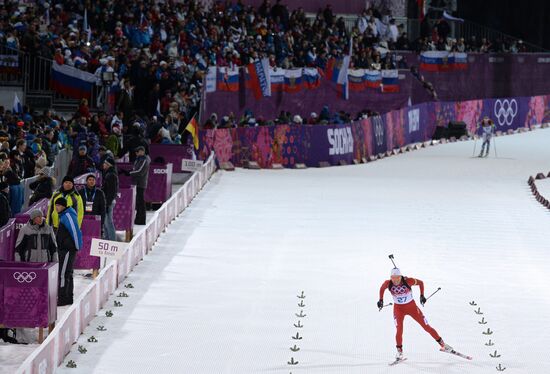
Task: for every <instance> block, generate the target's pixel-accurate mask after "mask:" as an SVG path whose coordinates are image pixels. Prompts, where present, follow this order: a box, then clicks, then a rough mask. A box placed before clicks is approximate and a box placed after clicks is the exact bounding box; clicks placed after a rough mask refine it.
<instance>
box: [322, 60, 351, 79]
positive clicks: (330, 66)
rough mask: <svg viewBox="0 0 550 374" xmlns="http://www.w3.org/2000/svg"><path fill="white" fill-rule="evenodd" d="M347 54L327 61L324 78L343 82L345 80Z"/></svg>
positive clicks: (347, 64) (347, 65)
mask: <svg viewBox="0 0 550 374" xmlns="http://www.w3.org/2000/svg"><path fill="white" fill-rule="evenodd" d="M346 62H347V63H346ZM348 67H349V56H344V57H342V58H338V59H334V58H331V59H330V60H329V61H328V62H327V68H326V75H325V76H326V78H327V79H328V80H331V81H333V82H334V83H338V84H344V83H345V82H346V81H347V74H348Z"/></svg>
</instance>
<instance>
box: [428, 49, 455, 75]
mask: <svg viewBox="0 0 550 374" xmlns="http://www.w3.org/2000/svg"><path fill="white" fill-rule="evenodd" d="M453 65H454V55H452V54H450V53H449V52H447V51H427V52H422V54H421V55H420V69H422V70H425V71H450V70H452V69H453Z"/></svg>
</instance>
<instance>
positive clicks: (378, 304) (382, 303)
mask: <svg viewBox="0 0 550 374" xmlns="http://www.w3.org/2000/svg"><path fill="white" fill-rule="evenodd" d="M376 306H378V309H382V308H383V307H384V300H382V299H380V300H378V302H377V303H376Z"/></svg>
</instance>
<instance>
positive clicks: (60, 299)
mask: <svg viewBox="0 0 550 374" xmlns="http://www.w3.org/2000/svg"><path fill="white" fill-rule="evenodd" d="M55 211H56V213H57V215H58V216H59V226H58V227H57V232H56V241H57V246H58V248H59V264H60V270H59V291H58V293H57V306H64V305H71V304H72V303H73V293H74V283H73V266H74V260H75V257H76V252H77V251H79V250H80V249H81V248H82V232H81V231H80V227H79V225H78V218H77V215H76V212H75V210H74V209H73V208H72V207H70V206H67V200H65V198H63V197H60V198H58V199H57V200H56V201H55Z"/></svg>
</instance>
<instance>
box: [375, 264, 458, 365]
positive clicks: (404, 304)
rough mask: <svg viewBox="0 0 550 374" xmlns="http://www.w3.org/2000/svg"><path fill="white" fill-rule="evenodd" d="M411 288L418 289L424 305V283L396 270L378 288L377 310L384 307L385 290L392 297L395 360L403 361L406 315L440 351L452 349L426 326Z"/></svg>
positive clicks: (421, 302)
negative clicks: (395, 330) (420, 327)
mask: <svg viewBox="0 0 550 374" xmlns="http://www.w3.org/2000/svg"><path fill="white" fill-rule="evenodd" d="M412 286H418V287H420V304H422V305H424V304H425V303H426V298H425V297H424V282H422V281H421V280H420V279H415V278H407V277H404V276H402V275H401V271H400V270H399V269H398V268H394V269H392V271H391V279H390V280H387V281H385V282H384V283H382V287H380V299H379V300H378V303H377V305H378V308H379V309H382V308H383V306H384V292H385V291H386V290H389V291H390V293H391V294H392V296H393V303H394V305H393V318H394V320H395V326H396V327H397V333H396V334H395V341H396V347H397V355H396V357H395V358H396V360H401V359H403V319H404V318H405V316H406V315H409V316H411V317H412V318H413V319H414V320H415V321H416V322H418V324H419V325H420V326H422V328H423V329H424V330H426V332H427V333H428V334H430V335H431V336H432V338H434V339H435V341H436V342H437V343H438V344H439V345H440V346H441V350H442V351H450V350H452V347H451V346H449V345H448V344H445V342H444V341H443V339H442V338H441V336H439V334H438V333H437V331H435V329H434V328H433V327H432V326H430V325H429V324H428V321H427V320H426V317H424V315H423V314H422V312H421V311H420V309H419V308H418V306H417V305H416V303H415V302H414V298H413V294H412Z"/></svg>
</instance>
